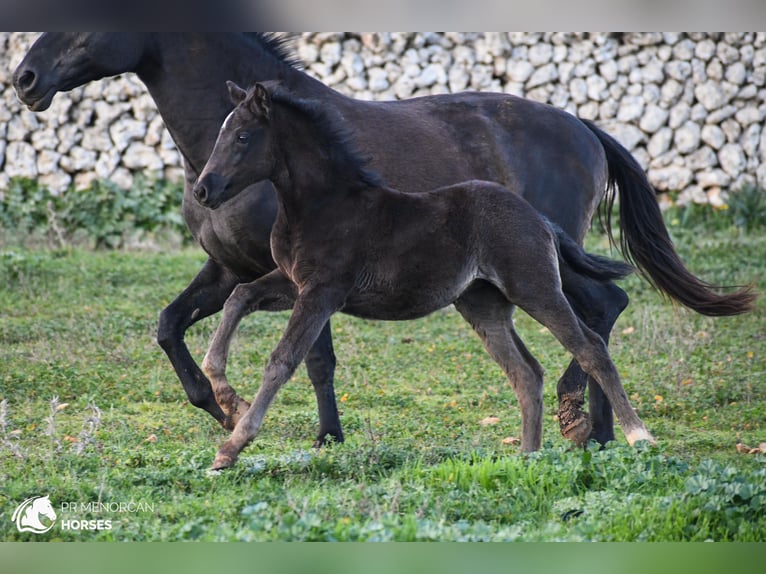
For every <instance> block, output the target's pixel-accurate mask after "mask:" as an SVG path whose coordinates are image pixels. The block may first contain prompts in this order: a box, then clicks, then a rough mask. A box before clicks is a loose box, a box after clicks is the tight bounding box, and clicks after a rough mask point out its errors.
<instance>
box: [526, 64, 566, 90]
mask: <svg viewBox="0 0 766 574" xmlns="http://www.w3.org/2000/svg"><path fill="white" fill-rule="evenodd" d="M557 78H558V70H557V68H556V64H545V65H544V66H543V67H541V68H538V69H537V70H535V72H534V73H533V74H532V76H531V77H530V78H529V80H528V81H527V83H526V87H527V88H528V89H529V88H535V87H537V86H542V85H543V84H548V83H550V82H553V81H554V80H556V79H557Z"/></svg>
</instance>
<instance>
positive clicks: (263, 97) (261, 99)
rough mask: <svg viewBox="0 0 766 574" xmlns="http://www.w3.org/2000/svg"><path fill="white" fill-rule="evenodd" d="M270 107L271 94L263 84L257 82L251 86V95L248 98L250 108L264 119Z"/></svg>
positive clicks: (267, 115)
mask: <svg viewBox="0 0 766 574" xmlns="http://www.w3.org/2000/svg"><path fill="white" fill-rule="evenodd" d="M270 108H271V96H270V95H269V92H268V90H267V89H266V87H265V86H264V85H263V84H260V83H257V84H255V86H253V96H252V98H251V100H250V110H251V111H252V112H253V113H254V114H257V115H259V116H262V117H264V118H266V119H268V117H269V109H270Z"/></svg>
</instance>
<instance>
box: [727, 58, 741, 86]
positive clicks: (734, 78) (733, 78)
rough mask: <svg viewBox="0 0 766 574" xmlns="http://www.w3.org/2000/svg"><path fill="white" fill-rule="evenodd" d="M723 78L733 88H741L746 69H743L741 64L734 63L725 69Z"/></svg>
mask: <svg viewBox="0 0 766 574" xmlns="http://www.w3.org/2000/svg"><path fill="white" fill-rule="evenodd" d="M724 76H725V78H726V81H727V82H729V83H731V84H734V85H735V86H741V85H742V84H744V83H745V78H747V68H745V65H744V64H743V63H742V62H734V63H733V64H731V65H730V66H728V67H727V68H726V73H725V75H724Z"/></svg>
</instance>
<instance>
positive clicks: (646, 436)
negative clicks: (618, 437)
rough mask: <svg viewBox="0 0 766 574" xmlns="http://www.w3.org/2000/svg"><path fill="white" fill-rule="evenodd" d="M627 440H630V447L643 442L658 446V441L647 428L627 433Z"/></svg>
mask: <svg viewBox="0 0 766 574" xmlns="http://www.w3.org/2000/svg"><path fill="white" fill-rule="evenodd" d="M625 438H627V439H628V444H629V445H630V446H635V445H636V443H637V442H638V441H642V440H645V441H648V442H649V444H650V445H652V446H657V441H656V440H655V439H654V437H653V436H652V435H651V434H650V433H649V431H648V430H646V429H645V428H638V429H633V430H632V431H629V432H627V433H625Z"/></svg>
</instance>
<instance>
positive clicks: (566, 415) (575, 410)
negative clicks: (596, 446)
mask: <svg viewBox="0 0 766 574" xmlns="http://www.w3.org/2000/svg"><path fill="white" fill-rule="evenodd" d="M559 428H560V429H561V434H562V436H563V437H564V438H565V439H567V440H571V441H572V442H573V443H575V444H576V445H578V446H580V445H584V444H587V443H588V440H589V439H590V434H591V431H592V428H593V427H592V426H591V423H590V417H588V414H587V413H586V412H585V411H583V410H582V409H581V408H580V407H579V406H578V405H577V404H573V401H568V400H566V399H564V400H562V401H561V403H560V405H559Z"/></svg>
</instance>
